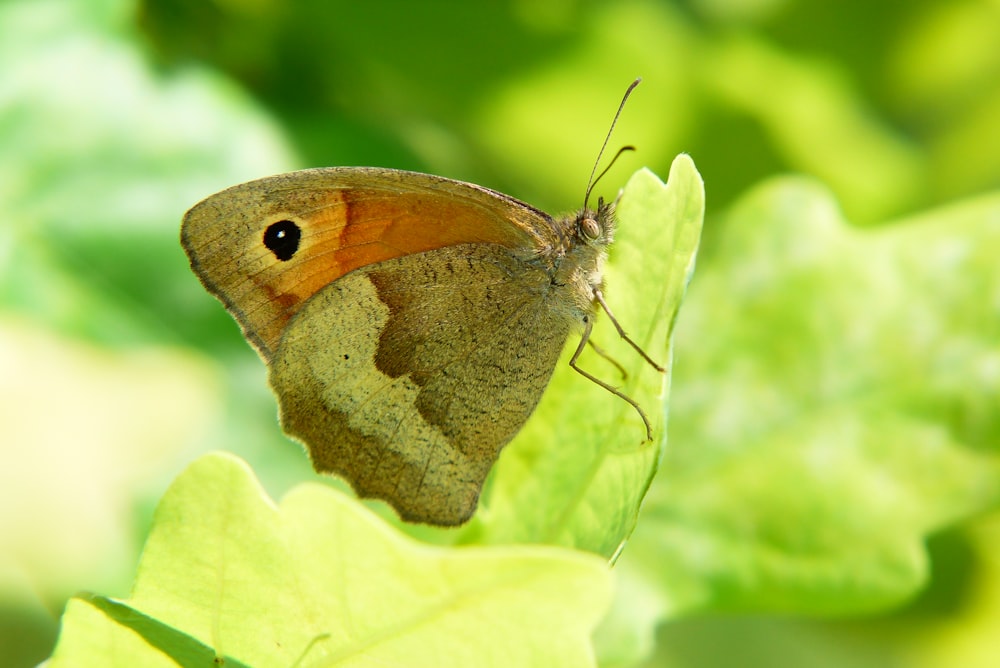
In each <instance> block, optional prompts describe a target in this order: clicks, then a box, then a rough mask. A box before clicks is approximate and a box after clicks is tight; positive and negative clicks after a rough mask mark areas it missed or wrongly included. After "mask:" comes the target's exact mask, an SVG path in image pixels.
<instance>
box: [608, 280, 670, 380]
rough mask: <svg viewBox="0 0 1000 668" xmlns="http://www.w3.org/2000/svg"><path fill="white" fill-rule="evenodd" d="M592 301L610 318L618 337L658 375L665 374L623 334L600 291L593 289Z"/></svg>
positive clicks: (637, 345) (643, 351)
mask: <svg viewBox="0 0 1000 668" xmlns="http://www.w3.org/2000/svg"><path fill="white" fill-rule="evenodd" d="M594 299H596V300H597V303H598V304H600V305H601V308H602V309H604V312H605V313H607V314H608V317H609V318H611V324H612V325H614V326H615V329H616V330H618V336H620V337H622V338H623V339H625V341H626V342H627V343H628V344H629V345H630V346H632V347H633V348H635V351H636V352H637V353H639V354H640V355H642V359H644V360H646V361H647V362H649V364H650V366H652V367H653V368H654V369H656V370H657V371H659V372H660V373H665V372H666V369H664V368H663V367H662V366H660V365H659V364H657V363H656V362H654V361H653V358H651V357H650V356H649V355H647V354H646V351H645V350H643V349H642V348H641V347H640V346H639V344H638V343H636V342H635V341H633V340H632V339H630V338H629V335H628V334H626V333H625V330H624V329H622V326H621V325H619V324H618V320H617V319H616V318H615V314H614V313H612V312H611V309H610V308H608V305H607V303H606V302H605V301H604V295H603V294H601V291H600V290H597V289H594Z"/></svg>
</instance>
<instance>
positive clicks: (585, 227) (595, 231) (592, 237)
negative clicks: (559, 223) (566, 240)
mask: <svg viewBox="0 0 1000 668" xmlns="http://www.w3.org/2000/svg"><path fill="white" fill-rule="evenodd" d="M580 232H581V233H582V234H583V236H584V238H586V239H588V240H589V241H597V240H598V239H599V238H600V237H601V226H600V225H598V224H597V221H596V220H594V219H593V217H591V216H586V217H584V218H583V219H582V220H580Z"/></svg>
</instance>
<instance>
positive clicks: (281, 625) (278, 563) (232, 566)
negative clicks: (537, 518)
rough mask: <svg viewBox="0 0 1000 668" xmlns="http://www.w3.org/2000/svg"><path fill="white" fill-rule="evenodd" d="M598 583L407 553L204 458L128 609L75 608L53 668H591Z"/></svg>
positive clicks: (581, 559) (558, 556)
mask: <svg viewBox="0 0 1000 668" xmlns="http://www.w3.org/2000/svg"><path fill="white" fill-rule="evenodd" d="M610 585H611V581H610V573H609V571H608V568H607V566H606V564H604V563H603V562H602V560H600V559H597V558H595V557H593V556H590V555H585V554H582V553H578V552H573V551H569V550H564V549H558V548H550V547H497V548H461V549H455V548H450V549H445V548H431V547H427V546H425V545H421V544H418V543H416V542H414V541H412V540H411V539H409V538H406V537H404V536H402V535H400V534H399V533H398V532H396V531H395V530H394V529H391V528H390V527H388V526H387V525H385V524H384V523H382V522H381V520H379V519H378V518H376V517H374V516H373V515H372V514H371V513H369V512H368V511H365V510H364V509H363V508H361V507H360V506H359V505H358V504H357V503H356V502H354V501H352V500H350V499H349V498H347V497H346V496H344V495H342V494H341V493H339V492H336V491H334V490H332V489H330V488H328V487H326V486H322V485H318V484H305V485H302V486H300V487H297V488H295V489H294V490H293V491H292V492H291V493H289V495H288V496H287V497H286V498H285V499H284V500H283V501H282V503H281V505H280V506H279V507H275V506H274V505H273V504H271V502H270V501H269V500H268V499H267V498H266V496H265V495H264V493H263V492H262V490H261V489H260V487H259V485H258V483H257V481H256V480H255V479H254V478H253V476H252V474H251V473H250V471H249V469H248V468H247V467H246V465H245V464H243V462H242V461H240V460H237V459H235V458H234V457H232V456H229V455H222V454H216V455H208V456H205V457H203V458H202V459H200V460H198V461H197V462H195V463H194V464H193V465H192V466H191V467H190V468H189V469H188V470H187V471H186V472H185V473H183V474H182V475H181V476H180V477H179V478H178V479H177V480H176V481H175V482H174V484H173V485H172V486H171V488H170V489H169V490H168V492H167V494H166V495H165V497H164V498H163V501H162V502H161V504H160V506H159V508H158V509H157V512H156V515H155V518H154V525H153V529H152V532H151V534H150V537H149V540H148V541H147V543H146V547H145V551H144V552H143V557H142V562H141V564H140V566H139V570H138V575H137V577H136V582H135V585H134V588H133V591H132V595H131V597H130V598H129V599H128V601H125V602H116V601H113V600H110V599H104V598H98V597H85V598H78V599H76V600H74V602H73V603H72V604H71V605H70V606H69V608H68V609H67V613H66V615H65V617H64V619H63V622H62V624H63V630H62V634H61V637H60V640H59V644H58V646H57V649H56V653H55V655H54V656H53V658H52V660H51V662H50V665H51V666H53V668H57V667H59V666H71V665H72V666H88V665H94V666H97V665H100V666H105V665H144V666H145V665H192V663H195V664H197V663H199V662H202V661H204V662H205V663H207V660H210V659H212V658H214V657H218V658H224V659H225V661H226V665H248V666H249V665H252V666H264V665H267V666H291V665H302V666H306V665H356V666H386V665H407V666H425V665H426V666H439V665H441V662H442V661H447V662H448V663H454V664H455V665H476V666H507V665H519V666H521V665H523V666H581V665H593V652H592V649H591V647H590V641H589V634H590V632H591V630H592V629H593V627H594V625H595V624H596V623H597V622H598V620H599V619H600V618H601V616H602V615H603V613H604V611H605V609H606V607H607V603H608V600H609V596H610ZM168 659H169V660H168Z"/></svg>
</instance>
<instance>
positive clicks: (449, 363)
mask: <svg viewBox="0 0 1000 668" xmlns="http://www.w3.org/2000/svg"><path fill="white" fill-rule="evenodd" d="M638 83H639V80H638V79H637V80H636V81H635V82H634V83H633V84H632V85H631V86H630V87H629V89H628V91H627V92H626V94H625V97H624V98H623V99H622V103H621V106H619V109H618V113H619V114H620V113H621V109H622V107H623V106H624V104H625V100H627V99H628V95H629V94H630V93H631V91H632V89H633V88H634V87H635V86H636V85H637V84H638ZM617 118H618V115H617V114H616V116H615V120H617ZM613 127H614V123H612V128H613ZM609 137H610V132H609ZM606 145H607V139H606V140H605V146H606ZM630 149H631V147H625V148H624V149H622V151H624V150H630ZM622 151H619V155H620V154H621V153H622ZM602 152H603V148H602ZM616 157H617V156H616ZM599 161H600V158H598V162H599ZM612 162H613V161H612ZM605 171H606V170H605ZM594 172H596V165H595V169H594ZM594 172H592V174H591V182H590V185H588V188H587V197H585V204H584V207H583V208H582V209H581V210H580V211H579V212H577V213H576V214H574V215H570V216H566V217H563V218H558V219H557V218H553V217H551V216H549V215H548V214H546V213H544V212H542V211H540V210H538V209H536V208H534V207H532V206H530V205H529V204H525V203H524V202H521V201H519V200H516V199H514V198H513V197H510V196H508V195H504V194H502V193H500V192H497V191H495V190H491V189H489V188H484V187H482V186H478V185H475V184H471V183H464V182H461V181H455V180H452V179H447V178H443V177H439V176H431V175H428V174H421V173H417V172H409V171H401V170H395V169H383V168H374V167H330V168H322V169H307V170H302V171H297V172H291V173H288V174H281V175H278V176H271V177H268V178H263V179H259V180H255V181H250V182H248V183H243V184H241V185H237V186H234V187H232V188H229V189H226V190H223V191H221V192H219V193H216V194H214V195H212V196H210V197H208V198H206V199H205V200H203V201H201V202H199V203H198V204H196V205H195V206H194V207H193V208H191V210H190V211H188V212H187V214H185V216H184V220H183V223H182V226H181V243H182V245H183V247H184V250H185V251H186V252H187V255H188V258H189V259H190V262H191V267H192V269H193V270H194V272H195V274H196V275H197V276H198V278H199V279H200V280H201V282H202V284H203V285H204V286H205V288H206V289H207V290H208V291H209V292H210V293H211V294H213V295H215V296H216V297H217V298H218V299H219V300H221V301H222V303H223V304H224V305H225V307H226V308H227V309H228V310H229V312H230V313H231V314H232V315H233V317H234V318H235V319H236V320H237V322H238V323H239V324H240V326H241V328H242V329H243V333H244V335H245V336H246V338H247V339H248V341H249V342H250V343H251V344H252V345H253V346H254V348H256V350H257V352H258V353H259V354H260V356H261V358H262V359H263V360H264V362H265V363H266V365H267V367H268V378H269V382H270V384H271V387H272V389H273V390H274V392H275V394H276V396H277V399H278V403H279V406H280V414H281V424H282V427H283V429H284V430H285V432H286V433H288V434H289V435H291V436H293V437H295V438H296V439H299V440H301V441H302V442H303V443H304V444H305V445H306V447H307V448H308V451H309V454H310V457H311V459H312V462H313V465H314V467H315V468H316V469H317V470H318V471H324V472H334V473H337V474H339V475H341V476H343V477H344V478H346V479H347V480H348V481H349V482H350V483H351V485H352V486H353V487H354V489H355V491H356V492H357V493H358V494H359V495H360V496H362V497H374V498H379V499H383V500H385V501H387V502H388V503H389V504H390V505H391V506H393V508H395V509H396V511H397V512H398V513H399V515H400V517H401V518H402V519H404V520H406V521H411V522H423V523H429V524H436V525H443V526H453V525H459V524H462V523H464V522H465V521H467V520H468V519H469V517H471V515H472V514H473V513H474V511H475V509H476V506H477V503H478V498H479V494H480V491H481V489H482V486H483V483H484V482H485V480H486V476H487V475H488V473H489V471H490V469H491V468H492V466H493V463H494V462H495V461H496V459H497V457H498V456H499V453H500V450H501V448H503V446H504V445H506V444H507V443H508V442H509V441H510V440H511V439H512V438H513V437H514V435H515V434H516V433H517V432H518V431H519V430H520V429H521V427H522V425H523V424H524V423H525V421H526V420H527V419H528V417H529V416H530V415H531V413H532V411H533V410H534V408H535V406H536V405H537V403H538V401H539V399H540V398H541V396H542V393H543V391H544V390H545V387H546V385H547V383H548V381H549V378H550V377H551V375H552V372H553V370H554V368H555V366H556V363H557V361H558V358H559V355H560V353H561V351H562V349H563V347H564V345H565V343H566V341H567V340H568V338H569V337H570V334H572V333H573V332H574V331H579V332H581V333H582V336H581V340H580V344H579V346H578V347H577V349H576V353H575V354H574V355H573V357H572V360H571V361H570V365H571V366H572V367H573V368H574V369H576V370H577V371H579V372H580V373H581V374H583V375H584V376H586V377H587V378H589V379H590V380H592V381H594V382H596V383H598V384H600V385H601V386H602V387H604V388H606V389H607V390H609V391H610V392H612V393H614V394H616V395H618V396H619V397H622V398H623V399H625V400H626V401H628V402H629V403H630V404H632V406H633V407H634V408H635V409H636V410H637V411H638V412H639V414H640V416H642V419H643V421H644V423H645V425H646V438H647V439H650V438H652V432H651V428H650V425H649V420H648V419H647V418H646V416H645V414H644V413H643V411H642V409H641V408H640V407H639V406H638V404H636V403H635V402H634V401H633V400H632V399H631V398H629V397H627V396H626V395H624V394H623V393H621V392H620V391H618V390H617V389H615V388H614V387H612V386H611V385H609V384H607V383H605V382H604V381H602V380H600V379H598V378H596V377H595V376H593V375H591V374H590V373H588V372H586V371H584V370H583V369H581V368H580V367H578V366H577V364H576V362H577V358H578V357H579V355H580V353H581V351H582V350H583V348H584V346H585V345H586V343H587V342H588V341H589V337H590V332H591V327H592V323H593V320H594V317H595V315H596V313H597V311H598V309H601V310H604V311H606V312H607V313H608V315H609V316H610V317H611V319H612V322H613V323H614V324H615V326H616V327H617V328H618V331H619V334H621V335H622V337H623V338H625V340H626V341H628V342H629V343H630V344H631V345H632V346H633V347H634V348H635V349H636V350H638V351H639V352H640V354H642V355H643V357H644V358H645V359H647V360H648V361H649V363H650V364H653V365H654V366H656V368H658V369H659V370H660V371H662V370H663V369H662V368H661V367H659V366H658V365H656V364H655V362H653V361H652V360H651V359H649V357H648V356H647V355H646V354H645V353H644V352H642V350H641V348H639V346H638V345H636V344H635V343H634V342H632V341H631V339H629V338H628V337H627V336H626V335H625V332H624V331H623V330H622V329H621V327H620V326H618V323H617V321H615V320H614V317H613V316H612V315H611V312H610V310H609V309H608V307H607V304H606V303H605V302H604V297H603V287H604V278H603V274H602V267H603V264H604V262H605V259H606V257H607V248H608V245H609V244H611V242H612V239H613V236H614V231H615V218H614V212H613V204H611V203H606V202H604V201H603V200H599V201H598V204H597V207H596V208H595V209H590V208H588V207H587V205H586V201H587V199H589V194H590V191H591V189H592V187H593V183H595V179H594V178H593V174H594ZM602 175H603V172H602ZM598 178H600V176H598Z"/></svg>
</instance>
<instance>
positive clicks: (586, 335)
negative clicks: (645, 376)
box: [569, 316, 653, 441]
mask: <svg viewBox="0 0 1000 668" xmlns="http://www.w3.org/2000/svg"><path fill="white" fill-rule="evenodd" d="M583 324H584V330H583V336H582V337H580V345H578V346H577V347H576V351H575V352H574V353H573V357H571V358H570V360H569V365H570V366H571V367H573V370H574V371H576V372H577V373H578V374H580V375H581V376H583V377H584V378H586V379H587V380H589V381H591V382H594V383H597V384H598V385H600V386H601V387H603V388H604V389H605V390H607V391H608V392H610V393H611V394H613V395H615V396H616V397H619V398H620V399H623V400H624V401H626V402H627V403H628V404H629V405H630V406H632V408H634V409H635V410H636V412H637V413H638V414H639V417H641V418H642V423H643V424H644V425H646V440H647V441H652V440H653V427H652V426H651V425H650V424H649V418H647V417H646V413H645V411H643V410H642V407H640V406H639V404H637V403H636V401H635V399H633V398H632V397H630V396H628V395H627V394H625V393H623V392H622V391H621V390H619V389H618V388H616V387H612V386H611V385H608V384H607V383H605V382H604V381H603V380H601V379H600V378H598V377H597V376H594V375H592V374H590V373H588V372H586V371H584V370H583V369H581V368H580V367H578V366H577V365H576V360H577V359H578V358H579V357H580V353H582V352H583V348H584V347H585V346H586V345H587V341H589V340H590V332H591V330H592V329H593V327H594V325H593V322H591V318H590V317H589V316H585V317H584V321H583ZM647 359H648V358H647Z"/></svg>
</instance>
